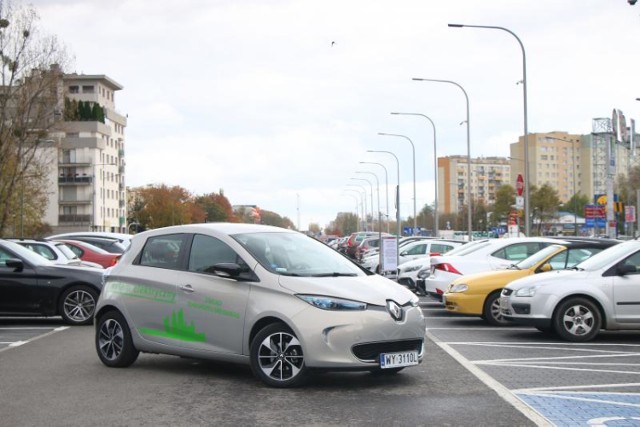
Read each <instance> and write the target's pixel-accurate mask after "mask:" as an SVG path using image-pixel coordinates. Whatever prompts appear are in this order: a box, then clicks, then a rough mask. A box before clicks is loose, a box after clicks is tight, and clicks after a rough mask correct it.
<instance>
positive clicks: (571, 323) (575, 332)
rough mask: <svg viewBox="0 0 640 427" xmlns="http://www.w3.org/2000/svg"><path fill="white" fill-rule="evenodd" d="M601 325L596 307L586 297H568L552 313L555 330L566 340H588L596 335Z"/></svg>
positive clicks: (600, 318)
mask: <svg viewBox="0 0 640 427" xmlns="http://www.w3.org/2000/svg"><path fill="white" fill-rule="evenodd" d="M601 325H602V317H601V316H600V311H599V310H598V307H596V305H595V304H594V303H593V302H591V301H590V300H588V299H586V298H570V299H568V300H567V301H565V302H563V303H562V304H560V306H559V307H558V308H557V309H556V312H555V313H554V326H555V330H556V332H557V333H558V335H560V337H562V338H564V339H566V340H568V341H574V342H584V341H590V340H592V339H593V338H595V337H596V335H598V333H599V332H600V327H601Z"/></svg>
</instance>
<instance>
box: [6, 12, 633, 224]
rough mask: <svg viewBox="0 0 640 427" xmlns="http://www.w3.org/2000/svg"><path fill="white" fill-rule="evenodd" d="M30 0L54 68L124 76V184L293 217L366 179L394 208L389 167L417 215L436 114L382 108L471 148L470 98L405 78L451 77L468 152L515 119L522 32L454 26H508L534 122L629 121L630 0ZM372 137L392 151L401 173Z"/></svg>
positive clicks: (329, 209)
mask: <svg viewBox="0 0 640 427" xmlns="http://www.w3.org/2000/svg"><path fill="white" fill-rule="evenodd" d="M14 1H15V0H14ZM31 4H32V5H33V6H34V7H35V9H36V10H37V12H38V14H39V16H40V25H41V27H42V29H43V30H44V31H45V32H46V33H48V34H50V35H55V36H56V37H57V38H58V39H59V41H60V42H62V43H63V44H64V45H65V46H66V49H67V51H68V52H69V53H70V54H71V55H72V56H73V61H72V64H71V66H70V67H69V69H67V70H66V71H67V72H77V73H80V74H105V75H107V76H109V77H110V78H112V79H113V80H115V81H116V82H118V83H120V84H121V85H122V86H124V89H123V90H122V91H119V92H117V93H116V97H115V102H116V109H117V110H118V112H120V113H121V114H125V115H127V117H128V123H127V127H126V131H125V156H126V157H125V158H126V177H125V179H126V185H127V186H128V187H138V186H144V185H147V184H166V185H169V186H174V185H178V186H181V187H183V188H186V189H187V190H189V191H190V192H191V193H192V194H194V195H202V194H206V193H211V192H219V191H220V190H223V192H224V194H225V196H226V197H227V198H228V199H229V201H230V202H231V204H233V205H243V204H246V205H257V206H259V207H260V208H262V209H265V210H269V211H273V212H276V213H278V214H279V215H281V216H283V217H288V218H289V219H290V220H291V221H292V222H293V223H294V224H295V225H296V226H297V227H298V228H299V229H302V230H306V229H307V228H308V226H309V224H310V223H314V224H318V225H319V226H320V227H321V228H324V227H325V226H326V225H328V224H329V222H330V221H331V220H333V219H335V217H336V215H337V213H338V212H353V213H355V212H356V208H357V205H359V204H360V202H361V200H362V195H361V193H363V192H364V191H366V197H367V205H368V208H367V211H370V210H371V208H370V196H371V193H372V194H373V200H374V211H376V212H377V211H378V197H377V194H378V188H379V193H380V202H379V203H380V211H382V212H383V213H387V212H389V214H390V216H391V217H392V218H393V217H395V210H394V207H393V187H394V186H395V185H396V184H397V182H398V175H399V181H400V188H401V191H400V200H401V202H400V212H401V216H402V218H406V217H407V216H412V215H413V211H414V197H413V193H414V182H415V194H416V197H415V205H416V206H417V208H416V209H417V212H419V211H420V209H421V208H422V207H423V206H424V205H425V204H431V203H433V201H434V170H433V169H434V167H433V165H434V136H433V135H434V132H433V128H432V127H431V124H430V122H429V121H428V120H427V119H425V118H424V117H421V116H415V115H414V116H410V115H391V114H390V113H391V112H406V113H418V114H423V115H426V116H427V117H429V118H430V119H431V120H432V121H433V123H434V124H435V128H436V141H435V148H436V153H437V156H438V157H442V156H452V155H466V154H467V139H466V138H467V128H466V125H467V123H465V121H466V120H467V115H466V101H465V96H464V93H463V91H462V90H460V89H459V88H458V87H456V86H455V85H452V84H448V83H437V82H422V81H414V80H412V79H413V78H428V79H439V80H450V81H454V82H456V83H457V84H459V85H460V86H461V87H462V88H463V89H464V91H465V92H466V94H467V96H468V99H469V121H468V125H469V132H470V147H471V149H470V152H471V156H472V157H479V156H485V157H486V156H508V155H509V145H510V144H511V143H514V142H516V141H517V138H518V136H519V135H522V134H523V133H524V97H523V85H522V84H519V82H520V81H522V79H523V54H522V50H521V48H520V45H519V44H518V40H517V39H516V38H515V37H514V36H513V35H511V34H509V33H508V32H506V31H501V30H493V29H480V28H450V27H448V25H447V24H449V23H457V24H467V25H483V26H497V27H504V28H507V29H509V30H510V31H512V32H513V33H514V34H515V35H517V37H518V38H519V39H520V40H521V42H522V44H523V46H524V51H525V57H526V81H527V85H526V87H527V118H528V128H529V132H530V133H533V132H551V131H565V132H570V133H577V134H588V133H590V132H591V125H592V119H594V118H599V117H611V113H612V110H613V109H614V108H616V109H620V110H622V111H623V112H624V114H625V115H626V117H627V122H628V120H629V119H632V118H635V119H638V118H639V116H640V103H639V102H638V101H636V98H637V97H640V90H639V89H638V88H637V86H638V78H637V76H638V74H639V73H640V60H639V57H638V47H639V46H640V4H638V5H635V6H631V5H629V4H628V2H627V0H560V1H558V0H483V1H478V0H456V1H451V0H322V1H319V0H313V1H312V0H182V1H180V2H176V1H173V0H172V1H168V0H127V1H122V0H112V1H109V2H108V7H106V3H105V2H104V1H103V0H34V1H33V2H32V3H31ZM378 133H391V134H399V135H404V136H406V137H408V138H409V140H410V141H411V143H413V147H414V148H412V144H411V143H410V141H409V140H407V139H405V138H402V137H391V136H380V135H378ZM370 150H373V151H389V152H392V153H393V154H395V156H396V157H397V158H398V163H399V165H400V168H399V171H398V168H397V163H396V159H394V158H393V156H392V155H390V154H386V153H371V152H369V151H370ZM414 152H415V156H414ZM414 159H415V179H414V167H413V164H414ZM360 162H373V163H380V164H381V165H382V166H380V165H376V164H367V163H364V164H363V163H360ZM362 172H364V173H362ZM353 178H357V179H353ZM363 179H364V180H366V181H363ZM367 181H368V182H367ZM376 181H377V182H376ZM387 184H388V187H385V186H386V185H387ZM385 188H388V191H385ZM359 193H360V194H359ZM387 193H388V197H389V199H386V194H387ZM387 200H388V203H387ZM387 206H389V207H388V210H387ZM359 209H360V212H361V207H359Z"/></svg>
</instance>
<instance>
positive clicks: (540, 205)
mask: <svg viewBox="0 0 640 427" xmlns="http://www.w3.org/2000/svg"><path fill="white" fill-rule="evenodd" d="M529 194H530V195H531V199H530V206H531V209H532V211H533V212H532V214H533V215H532V218H531V221H532V223H534V224H535V222H534V220H535V219H536V218H537V219H538V220H539V221H538V235H539V236H540V235H542V224H544V223H545V222H548V221H550V220H551V219H553V218H554V217H555V216H556V214H557V212H558V205H559V204H560V198H559V197H558V192H557V191H556V190H555V189H554V188H553V187H551V186H550V185H549V184H543V185H542V187H540V188H539V189H538V188H536V186H535V185H533V186H531V187H529Z"/></svg>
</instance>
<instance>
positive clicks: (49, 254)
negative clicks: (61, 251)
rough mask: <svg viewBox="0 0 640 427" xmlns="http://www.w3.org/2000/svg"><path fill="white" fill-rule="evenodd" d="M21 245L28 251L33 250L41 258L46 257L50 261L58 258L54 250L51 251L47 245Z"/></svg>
mask: <svg viewBox="0 0 640 427" xmlns="http://www.w3.org/2000/svg"><path fill="white" fill-rule="evenodd" d="M19 244H20V245H22V246H24V247H26V248H28V249H31V250H32V251H33V252H35V253H37V254H38V255H40V256H43V257H45V258H46V259H48V260H50V261H51V260H54V259H57V258H58V257H57V256H56V254H55V252H53V249H51V248H50V247H48V246H46V245H40V244H37V243H19Z"/></svg>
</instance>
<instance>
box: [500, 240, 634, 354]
mask: <svg viewBox="0 0 640 427" xmlns="http://www.w3.org/2000/svg"><path fill="white" fill-rule="evenodd" d="M500 311H501V313H502V315H503V316H504V317H505V319H508V320H511V321H514V322H516V323H519V324H522V325H529V326H534V327H536V328H537V329H539V330H541V331H543V332H548V333H549V332H551V333H556V334H557V335H559V336H560V337H561V338H563V339H565V340H568V341H575V342H584V341H589V340H592V339H594V338H595V337H596V336H597V335H598V333H599V332H600V330H601V329H607V330H621V329H635V330H638V329H640V241H638V240H630V241H627V242H623V243H620V244H618V245H615V246H613V247H611V248H609V249H606V250H604V251H602V252H600V253H598V254H596V255H594V256H592V257H591V258H589V259H588V260H586V261H583V262H581V263H580V264H578V265H577V266H575V267H574V269H573V270H568V271H551V272H547V273H542V274H537V275H535V276H530V277H527V278H523V279H519V280H515V281H513V282H511V283H510V284H509V285H507V286H506V287H505V288H504V289H503V290H502V295H501V298H500Z"/></svg>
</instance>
